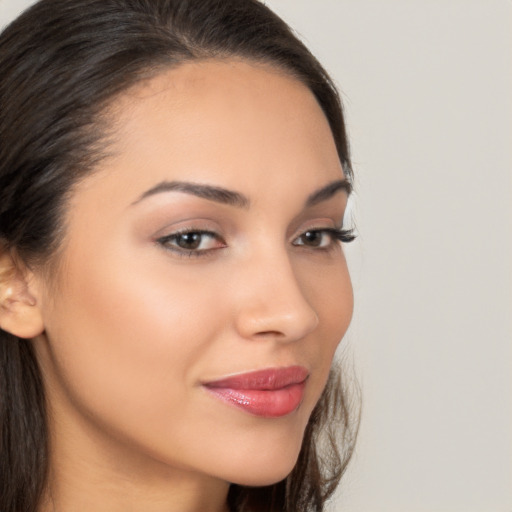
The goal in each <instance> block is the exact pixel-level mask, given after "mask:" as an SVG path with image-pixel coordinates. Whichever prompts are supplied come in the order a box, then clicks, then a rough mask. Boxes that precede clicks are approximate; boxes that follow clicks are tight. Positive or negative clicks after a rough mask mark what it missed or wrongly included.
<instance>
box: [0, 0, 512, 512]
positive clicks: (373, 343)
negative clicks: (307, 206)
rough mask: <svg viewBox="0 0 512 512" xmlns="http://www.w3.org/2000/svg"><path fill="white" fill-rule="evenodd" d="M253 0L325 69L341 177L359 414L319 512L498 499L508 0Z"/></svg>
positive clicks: (510, 403)
mask: <svg viewBox="0 0 512 512" xmlns="http://www.w3.org/2000/svg"><path fill="white" fill-rule="evenodd" d="M198 1H199V0H198ZM29 3H30V2H27V1H21V0H0V25H4V24H5V23H7V21H8V20H9V19H11V18H12V17H14V15H15V14H16V13H17V12H19V11H20V10H21V9H22V8H23V7H24V6H26V5H28V4H29ZM267 3H268V4H269V5H270V6H271V7H272V8H274V9H275V10H276V11H277V12H278V13H279V14H281V15H282V16H283V17H284V18H285V19H286V20H287V21H288V22H289V23H290V24H291V25H292V26H293V27H295V28H296V29H297V30H298V32H299V33H300V34H301V35H302V37H303V38H304V39H305V40H306V42H307V43H308V44H309V46H310V47H311V48H312V49H313V51H314V52H315V53H316V54H317V55H318V56H319V58H320V60H321V61H322V62H323V63H324V64H325V65H326V67H327V68H328V70H329V71H330V72H331V73H332V74H333V76H334V77H335V79H336V80H337V82H338V83H339V85H340V87H341V90H342V93H343V98H344V101H345V105H346V112H347V119H348V124H349V131H350V135H351V141H352V148H353V156H354V164H355V172H356V176H357V194H356V198H355V199H356V201H355V218H356V222H357V226H358V229H359V232H360V238H359V241H358V242H357V243H356V244H354V245H353V246H352V247H349V248H348V249H347V252H348V255H349V259H350V264H351V268H352V273H353V278H354V284H355V288H356V301H357V303H356V312H355V318H354V322H353V326H352V328H351V331H350V334H349V336H348V342H349V343H350V345H351V346H352V349H351V350H352V352H353V354H354V359H355V366H356V368H357V372H358V374H359V378H360V381H361V385H362V387H363V393H364V407H363V422H362V425H361V435H360V441H359V445H358V449H357V453H356V457H355V460H354V461H353V464H352V466H351V469H350V471H349V474H348V476H347V478H346V480H345V483H344V485H343V486H342V489H341V491H340V493H339V494H338V496H337V499H336V502H335V503H333V506H332V510H333V511H334V510H336V511H340V512H341V511H343V512H445V511H446V512H511V511H512V376H511V375H512V321H511V318H512V272H511V269H512V211H511V210H512V206H511V205H512V150H511V146H512V41H511V30H510V27H511V21H512V2H511V1H510V0H271V1H268V2H267ZM0 72H1V70H0Z"/></svg>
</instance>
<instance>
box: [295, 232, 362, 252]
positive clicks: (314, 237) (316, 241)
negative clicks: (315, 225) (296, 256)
mask: <svg viewBox="0 0 512 512" xmlns="http://www.w3.org/2000/svg"><path fill="white" fill-rule="evenodd" d="M354 238H355V236H354V235H353V233H352V230H347V229H335V228H328V229H310V230H308V231H305V232H304V233H302V235H300V236H299V237H297V238H296V239H295V240H294V241H293V245H299V246H305V247H310V248H313V249H328V248H330V247H331V246H332V245H333V244H334V243H335V242H337V241H340V242H351V241H352V240H354Z"/></svg>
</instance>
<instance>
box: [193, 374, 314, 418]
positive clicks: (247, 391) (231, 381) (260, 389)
mask: <svg viewBox="0 0 512 512" xmlns="http://www.w3.org/2000/svg"><path fill="white" fill-rule="evenodd" d="M308 376H309V372H308V370H307V369H306V368H304V367H303V366H288V367H286V368H266V369H264V370H257V371H254V372H248V373H242V374H237V375H233V376H230V377H226V378H222V379H219V380H214V381H211V382H205V383H203V387H204V388H205V389H206V390H207V391H208V392H209V393H211V394H212V395H214V396H215V397H216V398H218V399H220V400H222V401H223V402H226V403H228V404H230V405H233V406H235V407H237V408H239V409H242V410H244V411H245V412H247V413H249V414H253V415H255V416H261V417H264V418H278V417H281V416H286V415H288V414H290V413H292V412H293V411H295V410H296V409H297V408H298V407H299V405H300V404H301V402H302V399H303V397H304V388H305V386H306V380H307V378H308Z"/></svg>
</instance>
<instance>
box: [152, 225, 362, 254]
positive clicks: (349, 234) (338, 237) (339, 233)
mask: <svg viewBox="0 0 512 512" xmlns="http://www.w3.org/2000/svg"><path fill="white" fill-rule="evenodd" d="M308 233H315V234H318V233H320V234H327V235H330V236H331V242H334V241H339V242H342V243H350V242H352V241H353V240H355V238H356V235H355V234H354V230H353V229H337V228H315V229H308V230H306V231H304V232H303V233H302V234H300V235H299V236H298V237H297V238H295V240H298V239H300V238H301V237H304V236H306V235H307V234H308ZM186 235H200V236H201V237H209V238H211V239H215V240H217V241H218V242H219V243H221V244H224V245H222V246H221V247H216V248H211V249H199V250H198V249H185V248H182V247H177V246H173V245H171V242H176V241H177V240H178V239H179V237H182V236H186ZM155 242H156V243H157V244H159V245H161V246H163V247H164V248H165V249H166V250H168V251H171V252H173V253H175V254H177V255H178V256H180V257H189V258H191V257H204V256H208V255H209V254H210V253H211V252H212V251H216V250H218V249H223V248H224V247H226V245H225V242H224V241H223V240H222V238H221V237H220V236H219V235H218V234H217V233H214V232H213V231H207V230H203V229H183V230H180V231H176V232H174V233H171V234H170V235H166V236H163V237H161V238H158V239H156V240H155ZM294 245H295V246H296V247H305V248H307V249H310V250H314V251H329V250H332V249H333V245H334V244H333V243H330V244H329V245H328V246H327V247H315V246H307V245H306V244H294Z"/></svg>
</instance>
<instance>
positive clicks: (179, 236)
mask: <svg viewBox="0 0 512 512" xmlns="http://www.w3.org/2000/svg"><path fill="white" fill-rule="evenodd" d="M157 243H158V244H160V245H162V246H163V247H164V248H166V249H168V250H171V251H174V252H177V253H181V254H182V255H186V256H200V255H202V254H201V253H207V252H209V251H211V250H215V249H220V248H222V247H225V246H226V244H225V243H224V241H223V240H222V239H221V238H220V236H219V235H217V233H213V232H211V231H201V230H195V231H194V230H189V231H181V232H177V233H171V234H170V235H166V236H164V237H161V238H159V239H158V240H157Z"/></svg>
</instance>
